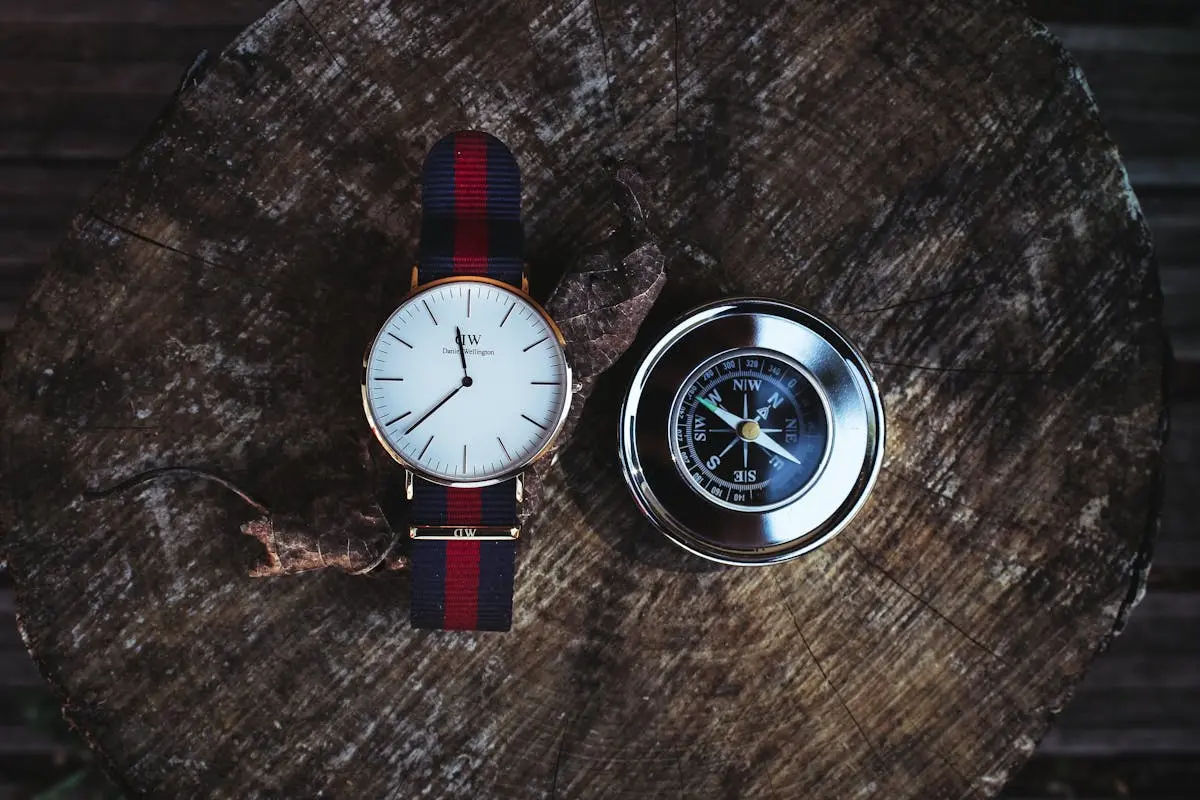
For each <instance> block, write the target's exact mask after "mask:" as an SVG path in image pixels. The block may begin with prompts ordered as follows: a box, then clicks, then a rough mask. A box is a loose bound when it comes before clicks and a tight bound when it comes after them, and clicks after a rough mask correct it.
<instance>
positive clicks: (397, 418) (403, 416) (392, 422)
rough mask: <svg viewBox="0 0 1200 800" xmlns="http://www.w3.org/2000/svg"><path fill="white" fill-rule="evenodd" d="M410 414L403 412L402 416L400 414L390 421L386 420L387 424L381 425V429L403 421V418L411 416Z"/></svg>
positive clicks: (409, 412)
mask: <svg viewBox="0 0 1200 800" xmlns="http://www.w3.org/2000/svg"><path fill="white" fill-rule="evenodd" d="M411 413H412V412H411V411H405V412H404V413H403V414H401V415H400V416H398V417H396V418H395V419H391V420H388V421H387V422H385V423H384V424H383V427H385V428H386V427H387V426H388V425H394V424H395V423H397V422H399V421H400V420H402V419H404V418H405V417H407V416H408V415H409V414H411Z"/></svg>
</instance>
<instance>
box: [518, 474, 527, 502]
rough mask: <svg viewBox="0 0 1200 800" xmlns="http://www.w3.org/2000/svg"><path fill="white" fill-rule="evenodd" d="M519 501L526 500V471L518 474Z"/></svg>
mask: <svg viewBox="0 0 1200 800" xmlns="http://www.w3.org/2000/svg"><path fill="white" fill-rule="evenodd" d="M516 482H517V503H523V502H525V473H524V472H521V473H518V474H517V478H516Z"/></svg>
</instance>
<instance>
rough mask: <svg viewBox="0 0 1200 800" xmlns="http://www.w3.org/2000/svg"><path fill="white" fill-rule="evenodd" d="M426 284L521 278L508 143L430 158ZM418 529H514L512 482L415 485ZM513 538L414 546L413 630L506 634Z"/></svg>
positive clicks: (473, 138)
mask: <svg viewBox="0 0 1200 800" xmlns="http://www.w3.org/2000/svg"><path fill="white" fill-rule="evenodd" d="M421 197H422V204H423V217H422V223H421V247H420V255H419V257H418V263H417V276H418V281H419V282H420V283H427V282H429V281H432V280H437V279H438V278H445V277H449V276H451V275H479V276H485V277H489V278H494V279H496V280H500V281H504V282H505V283H509V284H512V285H514V286H516V287H518V288H520V286H521V280H522V276H523V274H524V260H523V249H524V233H523V230H522V227H521V174H520V170H519V169H518V167H517V162H516V159H514V158H513V156H512V153H511V152H509V150H508V148H507V147H505V146H504V144H503V143H502V142H501V141H500V140H499V139H496V138H495V137H494V136H490V135H488V134H486V133H482V132H480V131H458V132H456V133H452V134H450V135H449V136H446V137H444V138H443V139H441V140H439V141H438V142H437V144H435V145H434V146H433V148H432V149H431V150H430V151H429V155H428V156H427V157H426V160H425V167H424V170H423V189H422V195H421ZM409 521H410V524H411V525H413V526H422V525H436V526H452V527H463V528H472V527H476V526H505V527H510V528H515V527H517V497H516V480H515V479H513V480H508V481H505V482H503V483H499V484H495V485H493V486H485V487H482V488H456V487H446V486H439V485H438V484H434V483H430V482H429V481H425V480H422V479H421V478H414V479H413V502H412V509H411V511H410V513H409ZM516 549H517V543H516V541H490V540H489V541H480V540H475V539H470V538H462V539H453V540H450V541H446V540H435V539H416V540H414V541H413V542H412V549H411V551H410V556H411V558H412V576H413V579H412V602H411V607H412V611H411V618H412V624H413V626H414V627H417V628H435V629H449V630H484V631H506V630H508V629H509V628H510V627H511V626H512V596H513V579H514V574H515V569H516Z"/></svg>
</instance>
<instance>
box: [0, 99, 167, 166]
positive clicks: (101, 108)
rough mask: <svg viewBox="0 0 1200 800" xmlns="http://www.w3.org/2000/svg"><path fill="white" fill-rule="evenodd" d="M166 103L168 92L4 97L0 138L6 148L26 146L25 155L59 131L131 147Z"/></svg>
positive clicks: (49, 143) (46, 144)
mask: <svg viewBox="0 0 1200 800" xmlns="http://www.w3.org/2000/svg"><path fill="white" fill-rule="evenodd" d="M169 100H170V95H169V93H153V94H148V95H141V94H138V95H128V96H125V97H121V98H115V97H112V96H108V95H94V94H86V93H83V94H72V93H69V92H60V93H57V94H54V95H51V96H48V97H47V96H45V95H39V94H26V93H17V92H9V93H7V94H5V95H3V101H4V102H3V103H2V104H0V137H3V139H4V140H5V142H6V147H7V148H11V147H13V143H14V142H22V141H23V142H27V145H26V146H27V147H28V149H29V150H30V151H31V152H45V149H46V148H52V147H53V142H54V141H55V139H57V138H59V137H61V136H63V134H64V132H88V133H90V134H92V135H97V136H112V135H114V134H117V135H120V136H123V137H125V138H126V139H128V140H129V141H130V143H133V142H136V141H137V140H138V139H139V138H140V137H141V136H142V135H143V134H144V133H145V132H146V129H147V128H148V127H149V126H150V124H151V123H152V122H154V120H156V119H158V117H159V116H160V115H161V113H162V112H163V110H164V109H165V107H166V105H167V103H168V102H169Z"/></svg>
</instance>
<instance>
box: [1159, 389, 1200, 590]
mask: <svg viewBox="0 0 1200 800" xmlns="http://www.w3.org/2000/svg"><path fill="white" fill-rule="evenodd" d="M1164 457H1165V466H1164V469H1165V475H1164V478H1165V486H1164V497H1163V517H1162V529H1161V531H1160V533H1159V539H1158V542H1157V544H1156V546H1155V554H1154V565H1155V567H1156V568H1160V569H1171V568H1181V567H1200V536H1197V532H1196V507H1197V498H1200V404H1197V403H1194V402H1192V403H1175V404H1173V405H1172V407H1171V435H1170V436H1169V437H1168V439H1167V447H1166V450H1165V452H1164ZM1151 574H1153V571H1152V572H1151ZM1196 588H1197V589H1200V587H1196Z"/></svg>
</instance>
